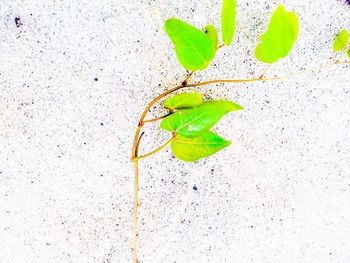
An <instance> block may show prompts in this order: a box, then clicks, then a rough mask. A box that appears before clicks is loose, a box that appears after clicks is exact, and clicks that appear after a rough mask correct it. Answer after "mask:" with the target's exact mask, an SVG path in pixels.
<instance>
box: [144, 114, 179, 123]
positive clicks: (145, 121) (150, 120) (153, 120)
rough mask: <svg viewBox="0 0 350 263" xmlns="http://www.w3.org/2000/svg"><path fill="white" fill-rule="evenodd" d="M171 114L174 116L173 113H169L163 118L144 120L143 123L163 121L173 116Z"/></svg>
mask: <svg viewBox="0 0 350 263" xmlns="http://www.w3.org/2000/svg"><path fill="white" fill-rule="evenodd" d="M171 114H172V112H169V113H167V114H165V115H163V116H160V117H157V118H153V119H148V120H144V121H143V123H147V122H155V121H159V120H162V119H164V118H166V117H168V116H169V115H171Z"/></svg>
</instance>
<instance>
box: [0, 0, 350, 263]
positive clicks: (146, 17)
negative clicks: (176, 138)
mask: <svg viewBox="0 0 350 263" xmlns="http://www.w3.org/2000/svg"><path fill="white" fill-rule="evenodd" d="M283 2H284V4H285V6H286V7H288V8H289V9H293V10H295V11H296V12H297V13H298V14H299V15H300V18H301V21H300V22H301V32H300V37H299V39H298V42H297V45H296V46H295V48H294V50H293V52H292V53H291V55H290V56H289V57H288V58H287V59H285V60H283V61H281V62H279V63H278V64H276V65H275V66H274V67H273V68H272V69H271V70H270V71H269V73H268V75H270V76H272V75H276V74H277V75H283V74H287V73H288V72H294V71H298V70H300V69H301V68H304V67H313V66H317V65H320V64H322V63H328V62H329V61H330V60H331V59H334V58H335V56H334V54H333V53H332V51H331V46H332V40H333V37H334V36H335V34H336V33H337V31H338V30H339V29H341V28H343V27H346V28H348V29H350V6H345V5H343V4H342V3H341V1H337V0H327V1H326V0H317V1H304V0H303V1H301V0H300V1H295V0H284V1H283ZM276 3H277V2H276V1H268V0H266V1H263V0H254V1H251V0H240V1H238V4H239V7H238V12H239V13H238V25H237V33H236V37H235V41H234V43H233V45H232V46H231V47H229V48H225V49H222V50H220V52H219V53H218V55H217V58H216V59H215V61H214V62H213V65H212V66H210V67H209V68H208V69H207V70H206V71H204V72H201V73H198V74H196V76H195V77H194V79H193V80H194V81H198V80H207V79H212V78H217V77H220V78H223V77H227V78H237V77H243V78H245V77H250V76H252V74H256V75H257V74H259V73H260V72H262V71H263V70H264V68H265V66H264V65H261V64H259V63H257V62H256V60H255V59H254V57H253V55H252V53H253V50H254V47H255V45H256V44H257V38H258V35H259V34H261V32H262V31H263V30H265V28H266V25H267V22H268V17H269V14H270V13H271V12H272V10H273V9H274V6H275V4H276ZM220 8H221V6H220V1H211V0H200V1H199V0H198V1H194V0H193V1H190V0H171V1H170V0H167V1H165V0H154V1H137V0H130V1H129V0H128V1H122V0H105V1H88V0H61V1H59V0H56V1H39V0H10V1H9V0H0V194H1V197H0V262H1V263H22V262H26V263H61V262H62V263H63V262H74V263H97V262H98V263H107V262H108V263H128V262H131V254H130V248H129V245H130V240H129V238H130V234H131V210H132V198H133V197H132V183H133V169H132V165H131V163H130V162H129V157H130V147H131V143H132V136H133V132H134V129H135V126H136V124H137V119H138V117H139V114H140V112H141V111H142V110H143V108H144V107H145V105H146V104H147V102H149V101H150V100H151V99H152V98H153V97H154V96H156V95H157V94H159V93H161V92H162V91H164V90H165V89H166V88H168V87H170V86H172V85H175V84H177V83H178V82H179V81H180V79H181V78H183V77H184V75H185V72H184V70H183V69H182V68H181V66H180V65H179V64H178V63H177V60H176V57H175V54H174V52H173V50H172V46H171V43H170V42H169V40H168V39H167V36H166V35H165V33H164V31H163V29H162V28H163V21H164V20H165V19H166V18H168V17H170V16H178V17H180V18H182V19H185V20H187V21H188V22H190V23H193V24H195V25H196V26H198V27H203V26H204V25H205V24H206V23H208V22H210V23H213V24H215V25H216V26H217V27H219V25H220V22H219V13H220ZM16 16H19V17H20V19H21V22H22V25H20V26H19V27H18V28H17V27H16V25H15V21H14V20H15V17H16ZM247 51H250V52H247ZM349 70H350V67H344V66H338V67H334V68H332V69H328V70H323V71H321V72H314V73H313V74H309V75H307V76H303V77H298V78H294V79H290V80H285V81H279V82H266V83H254V84H239V85H218V86H209V87H203V88H201V90H202V92H203V93H204V94H205V95H206V96H207V97H208V98H226V99H230V100H233V101H236V102H238V103H239V104H241V105H243V106H244V107H245V110H244V111H242V112H240V113H235V114H231V115H228V116H227V117H225V120H224V121H222V122H221V123H220V124H219V127H218V129H217V130H218V131H219V132H220V134H222V135H224V136H225V137H227V138H229V139H232V140H233V142H234V143H233V145H232V146H231V147H229V148H228V149H226V150H224V151H222V152H220V153H218V154H216V155H214V156H212V157H210V158H208V159H205V160H202V161H200V162H198V163H194V164H188V163H184V162H181V161H178V160H175V159H173V158H172V154H171V153H170V151H168V150H167V151H164V152H162V153H160V154H159V155H158V156H156V157H153V158H149V159H147V160H145V161H143V162H141V163H140V173H141V179H140V180H141V182H140V198H141V202H142V205H141V208H140V260H141V262H142V263H170V262H171V263H173V262H176V263H204V262H210V263H222V262H228V263H232V262H235V263H236V262H237V263H240V262H242V263H246V262H256V263H264V262H266V263H270V262H283V263H289V262H290V263H295V262H299V263H300V262H301V263H313V262H315V263H322V262H327V263H328V262H340V263H346V262H349V260H350V249H349V248H350V238H349V237H350V205H349V200H350V92H349V90H350V88H349V87H350V85H349V82H350V74H349ZM94 78H98V81H95V80H94ZM159 85H160V86H159ZM154 114H155V115H154V116H157V115H159V114H161V110H159V109H156V110H155V111H154ZM101 123H102V124H103V125H102V124H101ZM149 127H150V126H149V125H148V126H147V127H146V130H145V131H146V136H145V140H144V141H143V143H142V151H143V152H146V151H147V150H150V149H152V148H154V147H156V146H157V145H158V144H160V143H161V142H162V141H163V140H165V139H166V138H167V136H168V135H167V134H166V133H163V132H161V131H159V130H158V129H157V128H153V129H151V128H149ZM194 185H196V186H197V188H198V190H197V191H195V190H193V186H194Z"/></svg>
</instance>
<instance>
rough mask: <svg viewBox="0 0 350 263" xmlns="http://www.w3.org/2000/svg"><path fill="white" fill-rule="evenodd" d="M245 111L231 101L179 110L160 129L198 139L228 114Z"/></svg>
mask: <svg viewBox="0 0 350 263" xmlns="http://www.w3.org/2000/svg"><path fill="white" fill-rule="evenodd" d="M241 109H243V108H242V107H241V106H240V105H238V104H236V103H233V102H230V101H212V102H207V103H203V104H201V105H199V106H197V107H194V108H192V109H184V110H177V111H176V112H175V113H174V114H171V115H170V116H168V117H166V118H165V119H163V121H162V122H161V123H160V127H161V128H162V129H163V130H166V131H173V132H175V133H177V134H180V135H183V136H185V137H196V136H199V135H200V134H201V133H203V132H204V131H207V130H209V129H210V128H212V127H213V126H214V125H215V124H216V123H217V122H218V121H219V120H220V119H221V117H222V116H224V115H225V114H226V113H228V112H231V111H236V110H241Z"/></svg>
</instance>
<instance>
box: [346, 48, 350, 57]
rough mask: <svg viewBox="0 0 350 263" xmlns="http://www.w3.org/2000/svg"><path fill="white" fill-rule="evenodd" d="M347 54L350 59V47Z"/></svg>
mask: <svg viewBox="0 0 350 263" xmlns="http://www.w3.org/2000/svg"><path fill="white" fill-rule="evenodd" d="M346 54H347V55H348V58H349V59H350V49H349V50H348V52H346Z"/></svg>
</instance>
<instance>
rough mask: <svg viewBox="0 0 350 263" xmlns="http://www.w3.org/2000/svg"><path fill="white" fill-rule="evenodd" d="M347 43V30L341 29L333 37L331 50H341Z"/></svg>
mask: <svg viewBox="0 0 350 263" xmlns="http://www.w3.org/2000/svg"><path fill="white" fill-rule="evenodd" d="M348 43H349V32H348V31H347V30H345V29H343V30H341V31H340V32H339V33H338V35H337V36H336V37H335V39H334V42H333V50H334V51H336V52H339V51H342V50H343V49H344V48H346V46H347V45H348Z"/></svg>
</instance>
